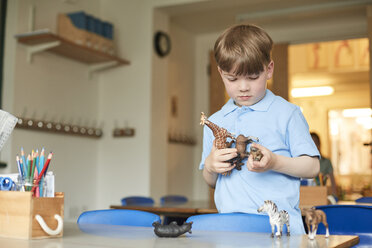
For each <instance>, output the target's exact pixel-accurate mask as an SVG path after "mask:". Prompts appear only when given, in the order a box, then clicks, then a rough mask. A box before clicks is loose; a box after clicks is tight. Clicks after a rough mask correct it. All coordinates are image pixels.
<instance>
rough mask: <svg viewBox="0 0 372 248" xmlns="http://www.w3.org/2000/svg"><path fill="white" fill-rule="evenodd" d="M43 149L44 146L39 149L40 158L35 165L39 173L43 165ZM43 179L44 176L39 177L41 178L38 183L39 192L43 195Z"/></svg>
mask: <svg viewBox="0 0 372 248" xmlns="http://www.w3.org/2000/svg"><path fill="white" fill-rule="evenodd" d="M44 154H45V151H44V147H43V148H42V149H41V152H40V159H39V164H38V167H37V170H38V172H39V174H40V172H41V170H42V169H43V165H44V158H45V155H44ZM43 181H44V176H42V177H41V180H40V183H39V191H40V192H39V194H40V195H41V196H43Z"/></svg>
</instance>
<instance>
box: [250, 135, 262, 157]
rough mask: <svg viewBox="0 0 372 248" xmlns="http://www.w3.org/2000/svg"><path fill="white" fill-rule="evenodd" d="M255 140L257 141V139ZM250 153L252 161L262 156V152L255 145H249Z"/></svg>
mask: <svg viewBox="0 0 372 248" xmlns="http://www.w3.org/2000/svg"><path fill="white" fill-rule="evenodd" d="M257 141H258V139H257ZM250 154H252V156H253V160H254V161H260V160H261V158H262V157H263V154H262V152H261V151H260V150H259V149H258V148H256V147H251V152H250Z"/></svg>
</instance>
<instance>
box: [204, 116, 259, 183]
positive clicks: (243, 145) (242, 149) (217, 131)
mask: <svg viewBox="0 0 372 248" xmlns="http://www.w3.org/2000/svg"><path fill="white" fill-rule="evenodd" d="M200 125H207V126H208V127H209V128H210V129H211V130H212V132H213V135H214V137H215V145H216V148H217V149H224V148H228V147H231V145H232V144H233V143H234V142H236V149H237V150H238V156H237V157H235V158H233V159H230V160H228V162H230V163H231V165H236V167H235V168H236V169H237V170H241V166H242V165H243V164H244V163H242V161H243V160H244V159H245V158H246V157H248V156H249V153H248V152H247V145H248V144H249V143H252V142H253V141H254V140H256V141H257V142H258V141H259V140H258V138H257V137H252V136H248V137H245V136H244V135H242V134H240V135H239V136H238V137H236V138H235V136H234V134H232V133H230V132H229V131H227V130H226V129H225V128H222V127H219V126H217V125H216V124H214V123H213V122H211V121H209V120H208V118H207V116H206V115H205V114H204V113H203V112H201V117H200ZM227 138H231V141H230V142H227ZM251 152H253V159H254V160H256V161H260V160H261V158H262V156H263V155H262V153H261V151H260V150H258V149H257V148H253V147H251ZM230 174H231V171H228V172H225V173H222V175H224V176H226V175H230Z"/></svg>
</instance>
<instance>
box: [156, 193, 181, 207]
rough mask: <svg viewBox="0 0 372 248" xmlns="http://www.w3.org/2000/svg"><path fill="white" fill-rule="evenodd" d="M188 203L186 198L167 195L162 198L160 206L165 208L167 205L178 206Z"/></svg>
mask: <svg viewBox="0 0 372 248" xmlns="http://www.w3.org/2000/svg"><path fill="white" fill-rule="evenodd" d="M186 202H188V199H187V197H186V196H182V195H166V196H163V197H161V198H160V205H162V206H164V205H167V204H171V205H176V204H183V203H186Z"/></svg>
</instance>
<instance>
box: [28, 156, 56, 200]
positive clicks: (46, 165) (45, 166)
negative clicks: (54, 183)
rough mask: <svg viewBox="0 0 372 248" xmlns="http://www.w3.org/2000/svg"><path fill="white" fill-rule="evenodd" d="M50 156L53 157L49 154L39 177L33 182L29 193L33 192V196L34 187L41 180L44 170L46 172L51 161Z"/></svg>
mask: <svg viewBox="0 0 372 248" xmlns="http://www.w3.org/2000/svg"><path fill="white" fill-rule="evenodd" d="M52 156H53V153H49V155H48V158H47V161H45V164H44V167H43V169H42V171H41V172H40V173H39V176H38V177H37V179H36V181H35V184H34V186H33V187H32V189H31V191H32V192H33V194H35V190H36V185H38V184H39V182H40V180H41V178H42V177H43V175H44V173H45V172H46V170H47V168H48V166H49V163H50V160H51V159H52Z"/></svg>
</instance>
